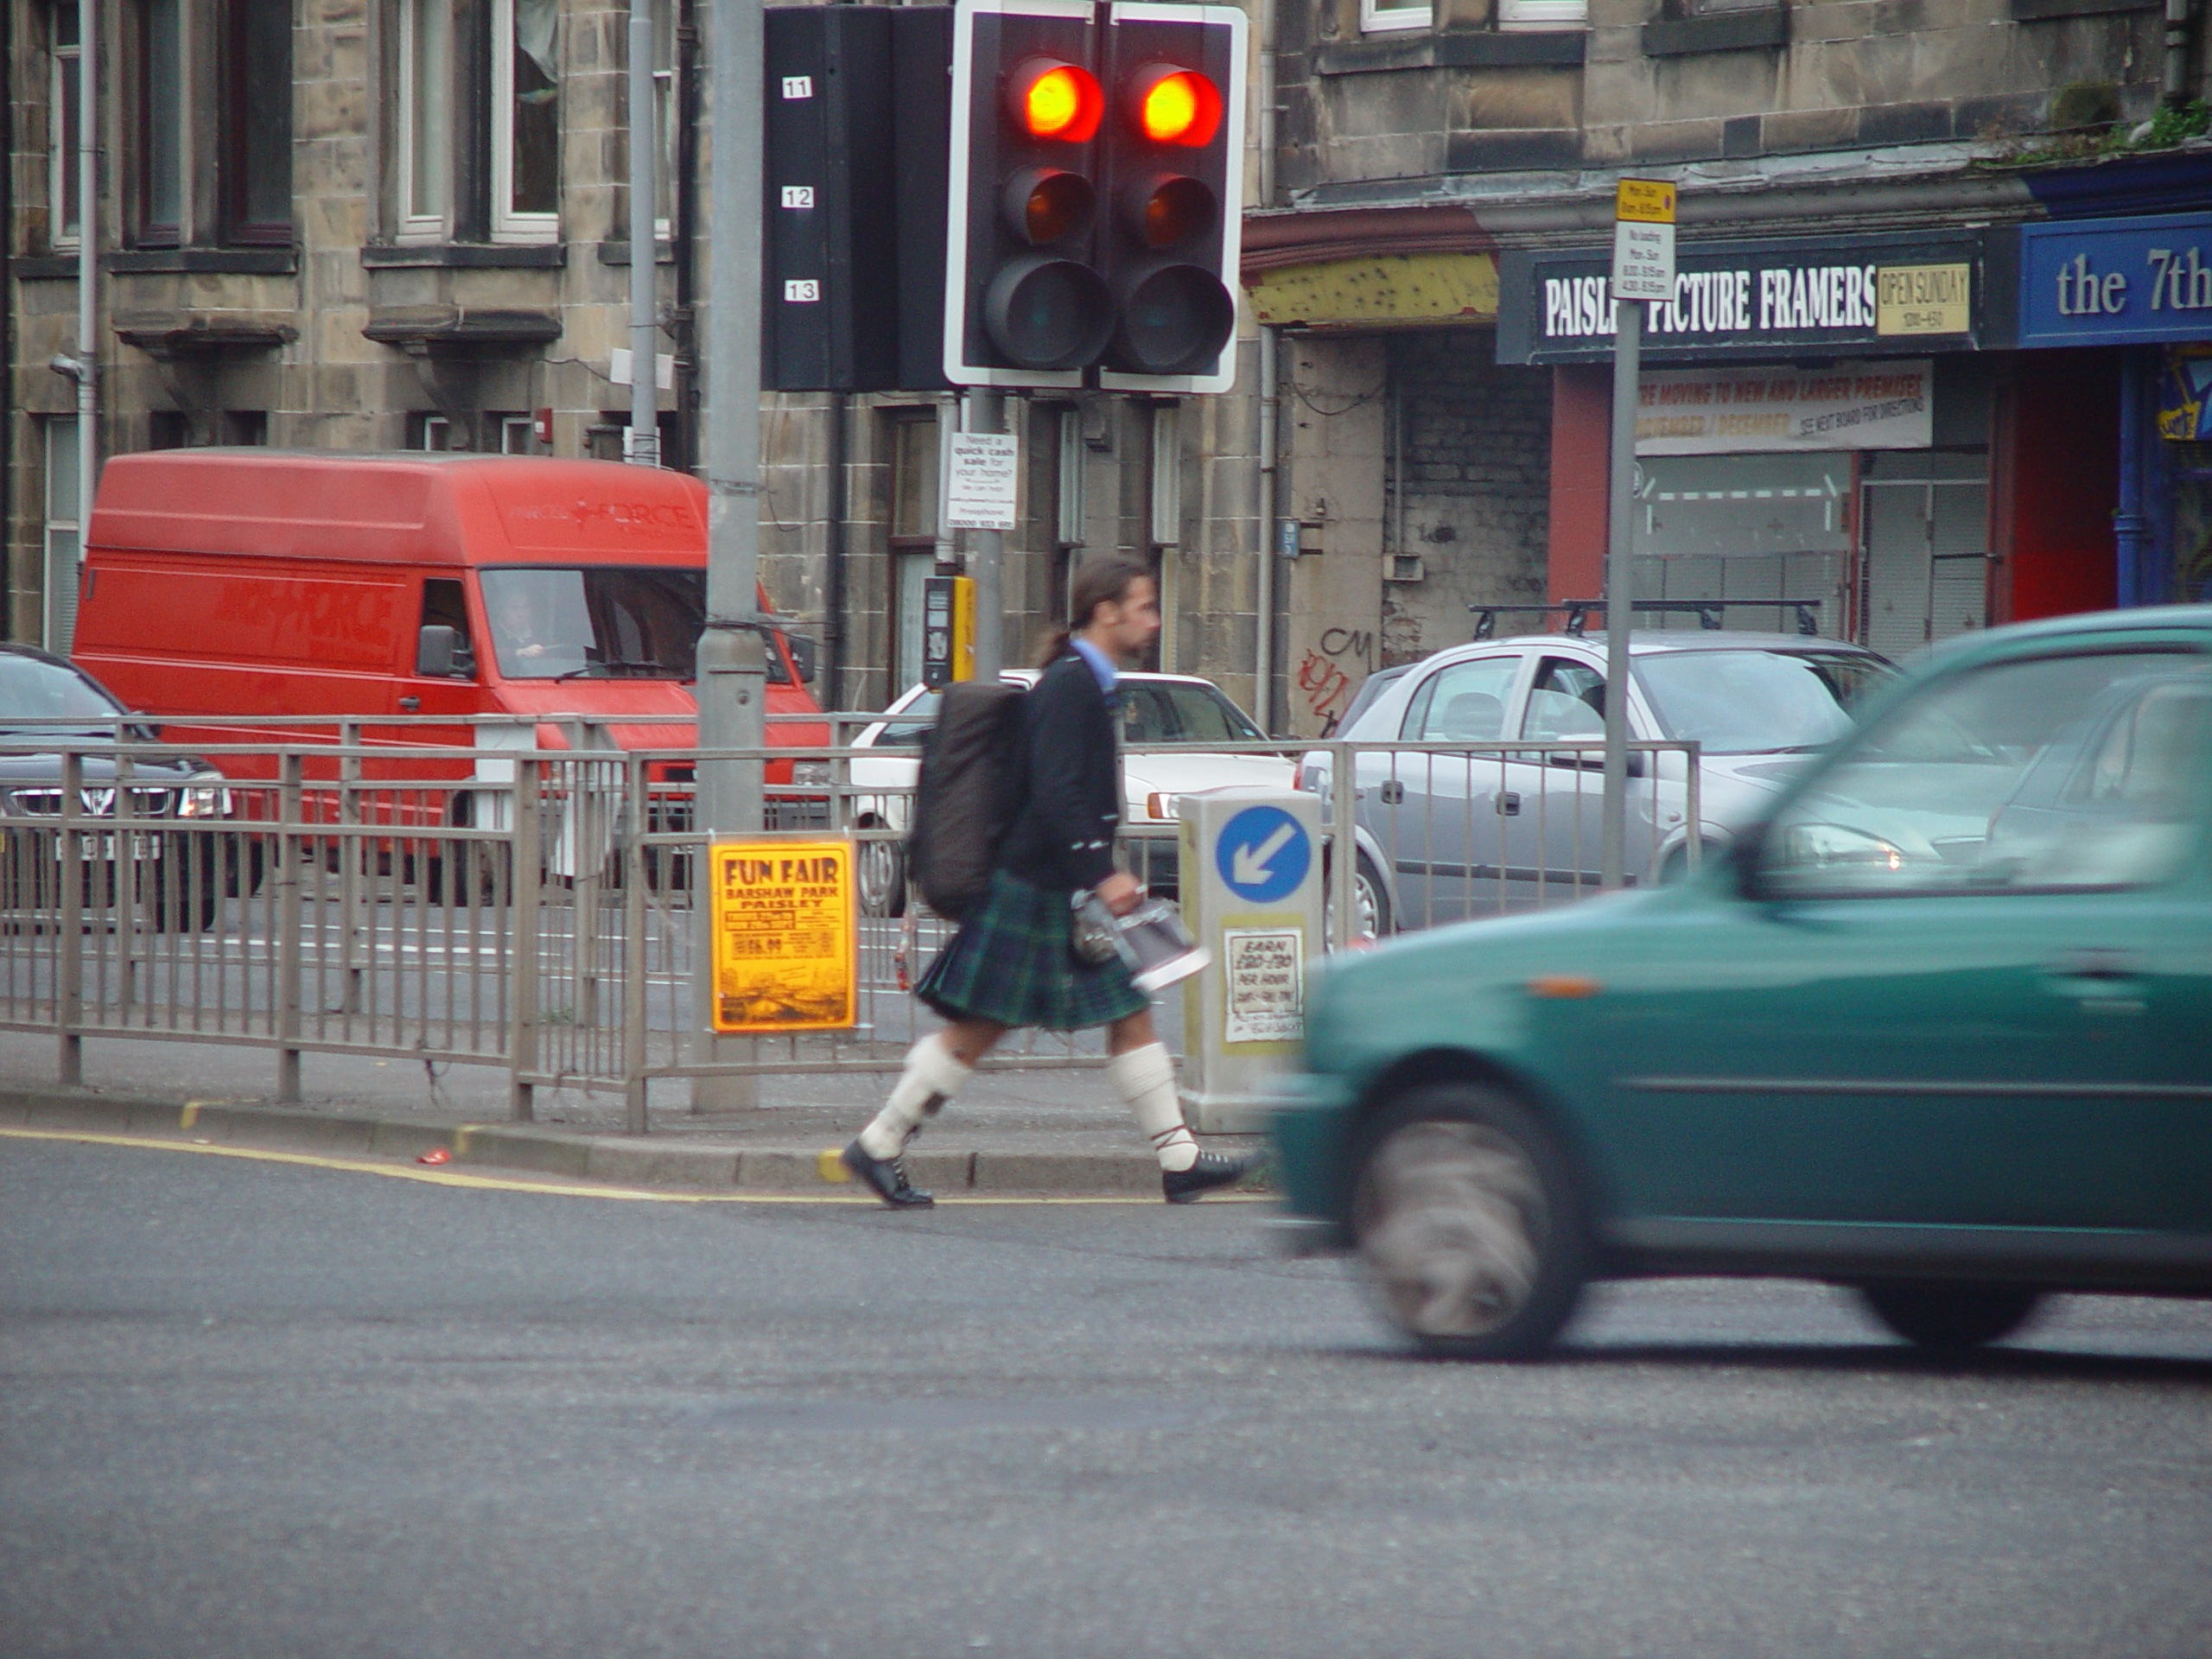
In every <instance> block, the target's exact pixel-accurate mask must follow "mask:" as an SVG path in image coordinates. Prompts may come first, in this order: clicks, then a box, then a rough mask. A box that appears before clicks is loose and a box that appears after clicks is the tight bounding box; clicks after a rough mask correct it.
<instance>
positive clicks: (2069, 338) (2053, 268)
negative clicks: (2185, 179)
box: [2020, 213, 2212, 346]
mask: <svg viewBox="0 0 2212 1659" xmlns="http://www.w3.org/2000/svg"><path fill="white" fill-rule="evenodd" d="M2159 340H2172V341H2186V340H2212V213H2160V214H2157V215H2154V216H2152V217H2148V218H2142V219H2069V220H2066V221H2063V222H2062V223H2058V224H2055V225H2029V226H2023V227H2022V228H2021V231H2020V344H2021V345H2023V346H2127V345H2147V344H2150V343H2152V342H2154V341H2159Z"/></svg>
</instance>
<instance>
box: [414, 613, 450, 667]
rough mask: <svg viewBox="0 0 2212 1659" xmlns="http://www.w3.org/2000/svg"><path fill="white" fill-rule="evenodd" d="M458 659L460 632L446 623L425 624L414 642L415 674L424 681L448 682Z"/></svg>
mask: <svg viewBox="0 0 2212 1659" xmlns="http://www.w3.org/2000/svg"><path fill="white" fill-rule="evenodd" d="M460 659H461V630H460V629H459V628H456V627H454V626H453V625H452V624H450V623H447V622H425V623H424V624H423V632H421V633H420V634H419V635H417V636H416V642H415V672H416V674H417V675H419V676H420V677H423V679H426V680H450V679H453V678H454V677H456V676H455V668H456V664H458V663H459V661H460Z"/></svg>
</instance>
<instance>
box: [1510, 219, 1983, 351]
mask: <svg viewBox="0 0 2212 1659" xmlns="http://www.w3.org/2000/svg"><path fill="white" fill-rule="evenodd" d="M1850 246H1851V251H1852V252H1853V256H1854V257H1851V258H1849V259H1848V260H1847V259H1845V258H1843V257H1840V250H1839V249H1837V248H1836V247H1835V245H1833V244H1817V245H1815V244H1808V243H1806V242H1804V241H1802V240H1796V241H1787V242H1784V241H1772V242H1755V243H1754V242H1745V243H1729V242H1710V243H1704V244H1697V243H1692V244H1689V245H1683V246H1681V247H1679V248H1677V250H1676V253H1675V277H1674V282H1673V283H1672V292H1673V298H1671V299H1669V300H1664V301H1651V302H1646V304H1645V310H1644V321H1643V354H1644V356H1645V357H1646V358H1647V359H1649V358H1662V359H1663V358H1667V357H1670V356H1671V357H1677V358H1696V359H1700V360H1704V361H1710V360H1712V359H1715V358H1719V359H1745V358H1760V357H1768V358H1770V357H1775V356H1779V355H1789V354H1811V355H1839V356H1840V355H1851V356H1859V355H1865V354H1867V353H1889V352H1906V351H1913V352H1926V351H1929V350H1931V349H1933V350H1947V351H1949V350H1955V351H1969V350H1973V349H1974V348H1975V347H1976V346H1978V345H1980V344H1982V343H1984V342H1983V340H1982V335H1983V334H1984V333H1985V332H1986V328H1985V322H1984V319H1983V315H1982V301H1983V297H1984V296H1983V294H1982V292H1981V288H1982V270H1983V260H1982V250H1981V244H1980V239H1979V238H1976V237H1957V238H1927V237H1889V238H1884V237H1878V236H1877V237H1862V238H1854V239H1853V242H1852V244H1851V245H1850ZM1610 271H1611V262H1610V261H1609V259H1608V258H1607V257H1606V256H1605V254H1603V253H1599V252H1582V253H1542V252H1509V253H1507V254H1504V255H1503V256H1502V257H1501V260H1500V267H1499V294H1498V326H1497V359H1498V361H1499V362H1501V363H1594V362H1599V361H1602V360H1604V359H1605V358H1607V357H1609V356H1610V355H1611V353H1612V341H1613V319H1614V312H1613V305H1614V302H1613V299H1612V294H1611V285H1610V283H1609V281H1608V277H1609V275H1610Z"/></svg>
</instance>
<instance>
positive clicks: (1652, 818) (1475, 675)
mask: <svg viewBox="0 0 2212 1659" xmlns="http://www.w3.org/2000/svg"><path fill="white" fill-rule="evenodd" d="M1630 653H1631V654H1630V664H1631V668H1632V671H1633V676H1634V683H1633V684H1632V685H1631V687H1630V696H1629V708H1628V715H1629V735H1630V738H1632V739H1672V740H1675V741H1686V740H1694V741H1696V742H1697V743H1698V744H1699V746H1700V748H1699V756H1700V760H1699V774H1698V782H1699V792H1700V801H1699V804H1698V818H1699V823H1698V825H1697V830H1696V833H1697V836H1698V838H1699V840H1700V850H1702V849H1707V848H1713V847H1717V846H1719V844H1721V843H1723V842H1726V841H1727V840H1728V839H1729V838H1730V837H1732V836H1733V834H1734V833H1735V830H1736V829H1737V827H1738V825H1740V824H1742V823H1745V822H1747V821H1748V820H1749V819H1751V817H1754V816H1755V815H1756V813H1757V810H1758V807H1759V805H1760V804H1761V803H1763V802H1764V801H1765V800H1767V799H1768V798H1770V796H1771V795H1773V794H1774V793H1775V791H1777V789H1779V787H1780V786H1781V785H1782V783H1783V780H1784V779H1786V778H1788V777H1789V774H1790V773H1791V772H1795V771H1796V769H1797V768H1798V767H1799V766H1802V764H1803V763H1804V760H1805V757H1806V756H1808V755H1809V754H1811V753H1813V752H1814V751H1815V750H1817V749H1819V748H1821V747H1823V746H1824V745H1826V744H1827V743H1828V742H1829V741H1832V740H1833V739H1834V738H1835V737H1837V736H1839V735H1840V734H1842V733H1843V732H1845V731H1846V730H1847V729H1849V728H1850V727H1851V725H1852V722H1853V713H1852V711H1853V709H1854V708H1855V707H1856V706H1857V704H1858V703H1859V700H1860V699H1861V698H1862V697H1863V696H1865V695H1866V692H1868V691H1869V690H1872V689H1874V688H1875V687H1877V686H1878V685H1881V684H1884V683H1887V682H1888V681H1889V680H1890V679H1891V678H1892V677H1894V676H1895V674H1896V673H1897V670H1896V669H1895V668H1894V667H1893V666H1892V665H1891V664H1890V663H1889V662H1888V660H1887V659H1885V658H1882V657H1880V656H1878V655H1876V654H1875V653H1874V652H1871V651H1868V650H1866V649H1865V648H1864V647H1863V646H1859V645H1846V644H1844V643H1843V642H1841V641H1840V640H1834V639H1816V638H1809V637H1806V636H1802V635H1797V634H1781V633H1748V632H1734V631H1732V630H1730V631H1722V630H1694V631H1675V630H1661V629H1651V630H1648V631H1647V630H1638V631H1637V632H1636V633H1635V634H1633V635H1632V636H1631V638H1630ZM1335 735H1336V737H1337V739H1338V741H1354V742H1357V741H1361V740H1365V741H1372V742H1376V743H1396V742H1406V743H1430V744H1449V743H1452V742H1465V743H1466V744H1468V745H1470V746H1471V747H1470V748H1469V750H1468V751H1466V752H1464V753H1458V752H1454V751H1452V750H1451V749H1449V748H1445V749H1440V750H1437V751H1435V752H1421V751H1397V752H1392V751H1387V750H1377V751H1374V752H1369V753H1358V754H1357V757H1356V775H1355V778H1354V780H1353V785H1354V790H1355V801H1356V809H1357V829H1358V843H1359V855H1358V856H1359V868H1358V874H1357V886H1358V890H1359V906H1360V911H1361V928H1362V931H1364V932H1369V933H1372V934H1383V933H1388V932H1390V931H1394V930H1395V929H1396V928H1399V927H1421V926H1427V925H1432V924H1434V923H1440V922H1446V921H1458V920H1463V919H1465V918H1469V917H1475V916H1488V915H1496V914H1498V913H1500V912H1508V911H1519V910H1527V909H1531V908H1535V907H1536V906H1541V905H1546V904H1555V903H1559V902H1561V901H1563V900H1565V899H1573V898H1576V897H1579V896H1581V895H1583V894H1586V893H1592V892H1594V891H1596V889H1597V886H1598V881H1599V814H1600V811H1601V806H1602V795H1603V791H1602V788H1601V780H1600V773H1601V766H1602V762H1601V760H1600V759H1599V754H1598V753H1596V752H1595V751H1594V750H1593V749H1591V748H1589V747H1580V748H1576V749H1565V750H1559V751H1553V752H1546V751H1542V750H1536V749H1523V750H1521V751H1520V752H1518V753H1512V752H1508V751H1504V750H1502V749H1499V748H1497V747H1492V748H1491V750H1490V751H1489V752H1488V753H1484V749H1483V747H1482V746H1484V745H1485V744H1488V745H1492V746H1495V745H1500V744H1514V743H1520V744H1528V743H1543V742H1550V741H1567V742H1573V743H1577V744H1580V745H1588V744H1590V743H1592V742H1594V741H1596V740H1599V739H1601V738H1603V737H1604V735H1605V641H1604V640H1603V639H1600V638H1595V637H1585V636H1582V635H1580V634H1571V633H1568V634H1541V635H1531V636H1524V637H1522V638H1519V639H1483V640H1477V641H1475V642H1474V643H1472V644H1470V645H1455V646H1452V647H1451V648H1450V649H1448V650H1446V651H1440V652H1437V653H1436V654H1435V655H1433V656H1432V657H1429V658H1426V659H1425V660H1423V661H1422V662H1421V663H1419V664H1414V665H1413V666H1411V667H1410V668H1408V669H1407V670H1405V671H1402V672H1396V677H1395V678H1394V679H1392V680H1391V681H1390V682H1389V683H1387V684H1385V685H1384V686H1383V688H1382V689H1381V690H1379V691H1378V692H1377V693H1376V695H1375V696H1374V697H1373V698H1372V699H1371V700H1367V701H1365V703H1364V706H1363V707H1361V708H1359V709H1357V711H1356V713H1355V715H1354V717H1353V718H1352V719H1351V720H1350V721H1347V722H1346V723H1345V725H1344V727H1343V728H1341V729H1339V730H1338V732H1337V733H1336V734H1335ZM1330 760H1331V757H1330V755H1329V754H1328V753H1325V752H1318V753H1313V754H1310V755H1308V756H1306V758H1305V759H1304V760H1302V761H1301V762H1300V770H1299V786H1300V788H1303V789H1310V790H1315V791H1320V792H1322V793H1323V794H1327V793H1328V792H1329V790H1330V775H1329V774H1330ZM1628 814H1629V819H1628V823H1629V861H1630V870H1631V872H1632V879H1637V880H1667V879H1669V878H1671V877H1672V876H1673V875H1675V874H1678V873H1679V872H1680V871H1681V869H1682V868H1683V867H1684V866H1685V864H1686V863H1687V861H1688V850H1689V849H1688V843H1689V841H1690V837H1691V826H1690V824H1689V821H1688V820H1689V789H1688V774H1687V772H1686V771H1685V770H1684V765H1683V760H1682V757H1681V755H1679V754H1675V753H1658V754H1656V755H1643V754H1631V756H1630V778H1629V799H1628Z"/></svg>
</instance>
